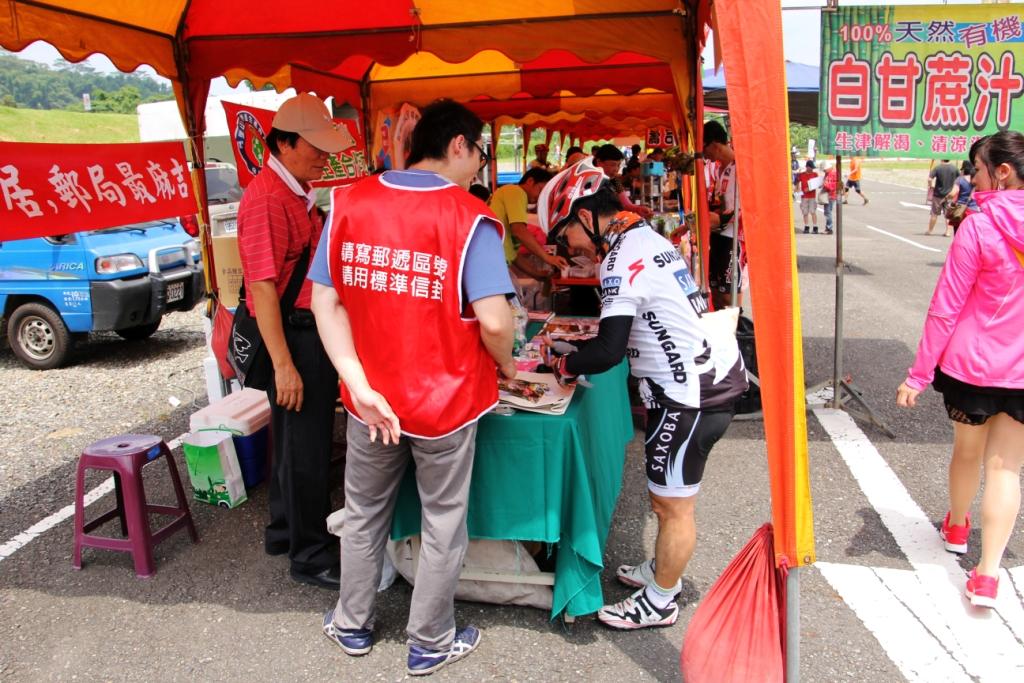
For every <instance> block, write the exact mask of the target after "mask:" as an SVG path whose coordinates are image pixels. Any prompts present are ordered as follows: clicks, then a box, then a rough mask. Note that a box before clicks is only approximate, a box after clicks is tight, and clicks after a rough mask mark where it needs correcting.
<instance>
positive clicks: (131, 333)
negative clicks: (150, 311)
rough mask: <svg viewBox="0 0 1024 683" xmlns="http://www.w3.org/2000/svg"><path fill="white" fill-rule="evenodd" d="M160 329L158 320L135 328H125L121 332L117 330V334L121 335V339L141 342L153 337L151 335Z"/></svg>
mask: <svg viewBox="0 0 1024 683" xmlns="http://www.w3.org/2000/svg"><path fill="white" fill-rule="evenodd" d="M159 327H160V320H157V321H156V322H154V323H149V324H148V325H136V326H135V327H126V328H125V329H123V330H118V331H117V333H118V334H119V335H121V338H122V339H127V340H128V341H142V340H143V339H149V338H150V337H152V336H153V333H154V332H156V331H157V328H159Z"/></svg>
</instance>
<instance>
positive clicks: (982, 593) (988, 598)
mask: <svg viewBox="0 0 1024 683" xmlns="http://www.w3.org/2000/svg"><path fill="white" fill-rule="evenodd" d="M998 592H999V577H996V576H985V575H984V574H979V573H978V572H977V570H976V569H972V570H971V573H970V574H968V575H967V597H968V598H970V599H971V604H972V605H974V606H975V607H995V606H996V594H997V593H998Z"/></svg>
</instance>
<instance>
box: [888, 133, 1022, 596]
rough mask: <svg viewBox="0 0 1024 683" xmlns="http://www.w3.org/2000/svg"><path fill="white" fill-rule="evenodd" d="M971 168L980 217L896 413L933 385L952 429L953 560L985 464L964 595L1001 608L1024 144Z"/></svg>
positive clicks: (948, 269) (1015, 438)
mask: <svg viewBox="0 0 1024 683" xmlns="http://www.w3.org/2000/svg"><path fill="white" fill-rule="evenodd" d="M970 158H971V161H972V162H973V163H974V165H975V167H976V172H975V175H974V178H973V183H974V187H975V188H976V190H977V191H976V192H975V193H974V197H975V199H976V200H977V202H978V206H979V209H980V210H979V212H978V213H974V214H971V215H970V216H968V217H967V218H965V219H964V221H963V223H962V224H961V226H960V229H959V230H958V231H957V233H956V235H955V236H954V238H953V244H952V247H951V248H950V251H949V256H947V258H946V264H945V266H944V267H943V269H942V273H941V275H939V282H938V284H937V285H936V286H935V293H934V294H933V295H932V302H931V305H930V306H929V308H928V317H927V319H926V320H925V324H924V333H923V335H922V336H921V343H920V345H919V346H918V349H917V357H916V358H915V360H914V365H913V367H911V368H910V372H909V373H908V375H907V379H906V381H905V382H904V383H903V384H901V385H900V387H899V389H897V390H896V403H897V404H898V405H900V406H904V407H913V406H914V404H915V402H916V400H917V396H918V394H919V393H921V391H923V390H924V388H925V387H926V386H927V385H928V384H932V385H934V387H935V389H936V390H938V391H940V392H941V393H942V396H943V399H944V400H945V403H946V411H947V412H948V413H949V417H950V419H951V420H952V421H953V458H952V460H951V462H950V464H949V511H948V512H947V513H946V518H945V519H944V520H943V522H942V528H941V531H940V535H941V537H942V540H943V541H944V542H945V547H946V550H949V551H950V552H955V553H964V552H967V540H968V535H969V533H970V528H971V520H970V515H969V514H968V511H969V509H970V506H971V502H972V501H973V500H974V497H975V496H976V495H977V493H978V487H979V485H980V483H981V467H982V465H983V464H984V468H985V492H984V494H983V495H982V499H981V518H982V531H981V561H980V562H979V563H978V566H977V567H975V568H974V569H973V570H971V572H970V574H969V575H968V578H967V589H966V592H967V596H968V597H969V598H970V600H971V603H972V604H974V605H979V606H984V607H994V606H995V600H996V593H997V592H998V589H999V564H1000V562H1001V560H1002V557H1003V551H1004V550H1005V549H1006V544H1007V542H1008V541H1009V539H1010V534H1011V533H1012V532H1013V524H1014V521H1015V520H1016V518H1017V513H1018V511H1019V509H1020V495H1021V492H1020V470H1021V463H1022V461H1024V135H1021V134H1020V133H1016V132H1002V133H996V134H995V135H991V136H989V137H986V138H982V139H981V140H978V141H977V142H976V143H975V144H974V145H973V146H972V147H971V152H970Z"/></svg>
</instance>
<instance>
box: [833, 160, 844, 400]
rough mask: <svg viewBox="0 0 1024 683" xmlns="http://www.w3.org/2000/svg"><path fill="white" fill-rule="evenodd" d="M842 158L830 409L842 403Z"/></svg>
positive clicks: (839, 165) (840, 163)
mask: <svg viewBox="0 0 1024 683" xmlns="http://www.w3.org/2000/svg"><path fill="white" fill-rule="evenodd" d="M842 186H843V156H842V155H841V154H837V155H836V206H835V221H836V313H835V321H836V327H835V344H834V347H833V351H834V353H833V356H832V408H834V409H836V410H839V409H840V408H842V407H843V403H842V400H843V399H842V379H843V271H844V270H845V267H844V264H843V187H842Z"/></svg>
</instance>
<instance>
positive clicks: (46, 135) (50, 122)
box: [0, 107, 139, 143]
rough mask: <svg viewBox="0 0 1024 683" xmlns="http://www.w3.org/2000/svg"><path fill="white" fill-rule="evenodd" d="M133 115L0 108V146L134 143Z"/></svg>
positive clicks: (135, 123) (135, 124)
mask: <svg viewBox="0 0 1024 683" xmlns="http://www.w3.org/2000/svg"><path fill="white" fill-rule="evenodd" d="M138 141H139V123H138V117H137V116H135V115H134V114H98V113H92V112H90V113H85V112H73V111H62V110H60V109H50V110H39V109H12V108H10V107H0V142H99V143H104V142H138Z"/></svg>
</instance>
